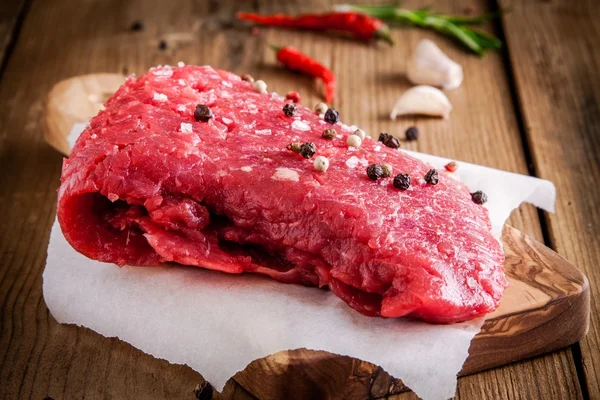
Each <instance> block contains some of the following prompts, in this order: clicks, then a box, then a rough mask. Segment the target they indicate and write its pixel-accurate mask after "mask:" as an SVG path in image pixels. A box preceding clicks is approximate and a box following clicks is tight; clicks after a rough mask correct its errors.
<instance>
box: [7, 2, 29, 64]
mask: <svg viewBox="0 0 600 400" xmlns="http://www.w3.org/2000/svg"><path fill="white" fill-rule="evenodd" d="M26 3H27V1H26V0H15V1H4V2H2V3H0V66H2V65H5V60H4V58H5V57H6V55H7V50H8V48H9V47H10V45H11V43H13V41H14V40H15V39H16V35H17V33H18V32H17V31H18V28H19V22H20V20H21V19H22V18H24V14H25V11H26V10H25V9H26ZM0 72H1V69H0Z"/></svg>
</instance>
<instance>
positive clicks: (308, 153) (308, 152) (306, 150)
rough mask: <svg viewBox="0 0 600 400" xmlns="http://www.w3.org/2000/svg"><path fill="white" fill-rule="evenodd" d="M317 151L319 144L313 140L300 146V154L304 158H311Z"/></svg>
mask: <svg viewBox="0 0 600 400" xmlns="http://www.w3.org/2000/svg"><path fill="white" fill-rule="evenodd" d="M316 152H317V146H315V144H314V143H312V142H306V143H304V144H302V146H300V155H301V156H302V157H304V158H311V157H312V156H314V155H315V153H316Z"/></svg>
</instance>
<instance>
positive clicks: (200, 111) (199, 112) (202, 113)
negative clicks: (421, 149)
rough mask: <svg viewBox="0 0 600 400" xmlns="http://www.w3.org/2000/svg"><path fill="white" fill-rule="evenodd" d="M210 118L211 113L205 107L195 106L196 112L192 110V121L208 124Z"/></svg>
mask: <svg viewBox="0 0 600 400" xmlns="http://www.w3.org/2000/svg"><path fill="white" fill-rule="evenodd" d="M212 117H213V113H212V111H211V110H210V108H209V107H208V106H207V105H204V104H198V105H196V110H194V119H195V120H196V121H202V122H208V120H209V119H211V118H212Z"/></svg>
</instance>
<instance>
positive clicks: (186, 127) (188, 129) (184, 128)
mask: <svg viewBox="0 0 600 400" xmlns="http://www.w3.org/2000/svg"><path fill="white" fill-rule="evenodd" d="M179 131H180V132H183V133H191V132H193V130H192V124H188V123H186V122H182V123H181V125H180V126H179Z"/></svg>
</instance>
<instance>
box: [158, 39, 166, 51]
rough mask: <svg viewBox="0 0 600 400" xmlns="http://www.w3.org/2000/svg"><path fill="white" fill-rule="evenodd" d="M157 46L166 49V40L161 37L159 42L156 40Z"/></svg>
mask: <svg viewBox="0 0 600 400" xmlns="http://www.w3.org/2000/svg"><path fill="white" fill-rule="evenodd" d="M158 48H159V49H160V50H166V49H167V41H166V40H164V39H163V40H161V41H160V42H158Z"/></svg>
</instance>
